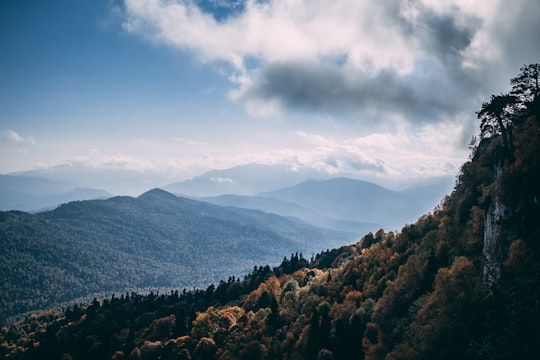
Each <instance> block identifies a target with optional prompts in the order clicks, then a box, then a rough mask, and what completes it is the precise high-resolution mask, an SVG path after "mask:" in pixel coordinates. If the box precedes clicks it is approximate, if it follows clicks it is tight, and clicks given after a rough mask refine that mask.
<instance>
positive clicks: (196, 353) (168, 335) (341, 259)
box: [0, 64, 540, 360]
mask: <svg viewBox="0 0 540 360" xmlns="http://www.w3.org/2000/svg"><path fill="white" fill-rule="evenodd" d="M539 70H540V66H539V65H538V64H534V65H530V66H527V67H524V68H522V69H521V73H520V74H519V76H518V77H517V78H515V79H513V80H512V85H513V87H512V92H511V93H510V94H508V97H498V96H494V97H492V98H491V100H490V101H488V102H486V103H484V104H483V105H482V108H481V110H480V111H479V112H478V117H479V119H480V124H481V139H480V140H479V141H478V143H477V144H475V145H474V147H473V151H472V154H471V159H470V161H468V162H466V163H465V164H464V165H463V167H462V169H461V173H460V175H459V177H458V179H457V182H456V186H455V188H454V190H453V192H452V194H451V195H450V196H449V197H447V198H446V199H445V200H444V201H443V203H442V204H441V206H440V207H439V208H438V209H436V210H435V211H434V212H433V213H431V214H426V215H425V216H423V217H422V218H420V219H419V220H418V221H417V222H416V223H414V224H411V225H408V226H405V227H404V228H403V229H402V230H401V232H398V233H393V232H387V233H385V232H384V231H382V230H381V231H378V232H377V233H375V234H367V235H366V236H364V237H363V238H362V239H361V240H360V241H359V242H358V243H356V244H353V245H350V246H345V247H341V248H339V249H335V250H331V251H326V252H323V253H320V254H318V255H317V256H315V257H314V259H312V260H311V261H307V260H306V259H303V258H302V257H301V256H297V255H294V256H291V258H289V259H284V261H283V262H282V264H281V265H280V266H278V267H276V268H274V269H270V267H255V268H254V271H253V272H252V273H251V274H250V275H248V276H246V278H245V279H244V280H243V281H240V280H238V279H236V278H229V279H228V280H227V281H222V282H220V283H219V284H218V286H210V287H208V289H207V290H205V291H195V292H186V291H184V292H182V293H177V292H172V293H170V294H162V295H159V294H155V293H153V294H150V295H147V296H142V295H137V294H128V295H125V296H124V295H122V296H121V297H119V296H114V297H112V298H109V299H106V300H103V301H98V300H95V301H94V302H92V303H91V304H89V305H87V306H82V307H81V306H79V305H74V306H71V307H69V308H67V309H66V311H64V312H46V313H41V314H37V315H31V316H29V317H27V319H26V320H25V321H23V322H20V323H16V324H12V325H10V326H9V327H5V328H3V329H2V331H1V332H0V344H1V345H0V355H1V356H4V357H6V358H11V359H48V358H50V359H62V358H64V359H70V358H72V359H111V358H112V359H125V358H127V359H157V358H161V359H222V360H225V359H363V358H364V359H537V358H538V354H540V343H539V342H538V339H539V338H540V304H539V302H538V299H540V230H539V228H538V221H539V219H540V182H538V181H537V179H538V178H539V176H540V158H539V156H538V154H539V153H540V88H539V86H538V84H539V81H538V80H539V76H538V73H539Z"/></svg>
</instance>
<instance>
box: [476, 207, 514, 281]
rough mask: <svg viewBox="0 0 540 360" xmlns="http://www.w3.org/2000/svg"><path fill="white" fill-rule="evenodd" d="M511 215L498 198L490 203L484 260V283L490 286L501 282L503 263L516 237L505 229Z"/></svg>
mask: <svg viewBox="0 0 540 360" xmlns="http://www.w3.org/2000/svg"><path fill="white" fill-rule="evenodd" d="M511 213H512V211H511V209H509V208H508V207H507V206H505V205H504V204H503V203H502V202H501V200H500V199H498V198H497V199H495V200H494V201H492V202H490V204H489V205H488V207H487V209H486V211H485V220H484V247H483V249H482V258H483V273H484V281H485V282H486V283H487V284H489V285H490V284H493V283H494V282H497V281H498V280H499V278H500V276H501V267H502V263H503V261H504V260H505V259H506V257H507V255H508V248H509V246H510V243H511V242H512V241H513V239H514V237H515V235H514V232H513V231H511V229H508V228H507V227H505V223H506V222H507V221H508V220H509V218H510V215H511Z"/></svg>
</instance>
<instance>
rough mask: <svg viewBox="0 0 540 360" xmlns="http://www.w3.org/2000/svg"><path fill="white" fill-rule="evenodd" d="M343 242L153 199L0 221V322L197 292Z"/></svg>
mask: <svg viewBox="0 0 540 360" xmlns="http://www.w3.org/2000/svg"><path fill="white" fill-rule="evenodd" d="M345 239H348V238H347V237H345V235H344V234H343V233H340V232H337V231H334V232H330V231H324V230H320V229H317V228H314V227H310V226H308V225H305V224H303V223H300V222H298V221H293V220H291V219H285V218H281V217H279V216H275V215H270V214H265V213H261V212H257V211H249V210H242V209H232V208H229V209H226V208H223V207H219V206H216V205H211V204H207V203H203V202H198V201H194V200H189V199H183V198H178V197H176V196H174V195H172V194H170V193H167V192H165V191H162V190H152V191H149V192H147V193H145V194H143V195H141V196H139V197H138V198H131V197H115V198H111V199H108V200H94V201H78V202H71V203H68V204H65V205H62V206H60V207H58V208H57V209H55V210H53V211H48V212H43V213H39V214H35V215H31V214H27V213H23V212H14V211H11V212H0V244H1V247H2V249H3V251H2V252H1V253H0V278H1V279H2V288H1V289H0V305H1V306H0V314H1V316H0V321H4V320H5V319H6V317H7V316H10V315H15V314H18V313H22V312H26V311H29V310H36V309H43V308H47V307H51V306H53V305H55V304H58V303H60V302H65V301H73V300H74V299H76V298H79V297H83V296H89V295H92V294H96V293H100V294H103V293H105V294H110V293H112V292H116V293H118V292H124V291H127V290H139V291H141V290H142V289H147V288H151V289H152V288H153V289H156V288H171V287H176V288H183V287H188V288H189V287H193V286H207V285H208V284H210V283H212V282H215V281H218V280H219V279H221V278H222V277H223V276H231V275H240V274H245V273H247V272H248V271H250V270H251V269H252V268H253V266H254V265H258V264H266V263H268V264H277V263H278V262H279V261H281V259H282V258H283V257H284V256H285V255H288V254H291V253H296V252H303V253H305V254H312V253H315V252H319V251H321V250H322V249H326V248H328V247H333V246H336V245H338V244H340V243H341V244H343V243H345Z"/></svg>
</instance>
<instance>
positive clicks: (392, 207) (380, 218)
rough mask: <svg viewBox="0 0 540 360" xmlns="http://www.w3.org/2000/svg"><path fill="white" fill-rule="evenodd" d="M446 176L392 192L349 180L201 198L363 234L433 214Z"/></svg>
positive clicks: (447, 184) (446, 188)
mask: <svg viewBox="0 0 540 360" xmlns="http://www.w3.org/2000/svg"><path fill="white" fill-rule="evenodd" d="M450 184H451V181H450V179H449V178H441V179H437V180H436V181H433V182H432V183H430V184H429V185H424V186H420V187H415V188H410V189H405V190H402V191H394V190H390V189H387V188H384V187H382V186H379V185H377V184H374V183H370V182H367V181H361V180H354V179H348V178H333V179H328V180H319V181H317V180H308V181H305V182H302V183H300V184H297V185H294V186H290V187H285V188H282V189H278V190H274V191H269V192H263V193H260V194H257V195H256V196H238V195H222V196H217V197H205V198H201V200H204V201H208V202H211V203H215V204H219V205H223V206H235V207H241V208H249V209H257V210H261V211H266V212H272V213H276V214H279V215H282V216H293V217H296V218H298V219H300V220H302V221H304V222H306V223H308V224H312V225H317V226H320V227H325V228H330V229H339V230H346V231H350V232H354V233H356V234H363V233H366V232H368V231H373V232H375V231H377V230H378V229H380V228H385V229H391V230H395V229H398V228H400V227H401V226H403V225H405V224H406V223H412V222H414V221H415V220H416V219H417V218H418V217H419V216H420V215H422V214H424V213H426V212H429V211H432V210H433V209H434V208H435V206H436V205H437V204H438V203H440V202H441V200H442V199H443V197H444V196H445V195H447V194H448V193H449V191H450V187H451V186H450Z"/></svg>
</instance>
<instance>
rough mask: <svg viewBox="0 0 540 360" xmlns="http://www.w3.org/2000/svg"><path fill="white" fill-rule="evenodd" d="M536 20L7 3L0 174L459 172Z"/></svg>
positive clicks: (479, 8) (439, 11) (319, 6)
mask: <svg viewBox="0 0 540 360" xmlns="http://www.w3.org/2000/svg"><path fill="white" fill-rule="evenodd" d="M538 18H540V4H538V2H537V1H532V0H530V1H529V0H517V1H513V2H512V3H511V5H510V3H508V2H504V1H502V0H501V1H487V0H486V1H477V2H475V4H474V5H473V6H471V5H469V2H467V1H460V0H455V1H450V0H449V1H430V0H407V1H405V0H403V1H401V0H395V1H388V2H378V1H342V0H336V1H334V2H327V1H322V0H321V1H318V0H312V1H308V0H297V1H286V0H282V1H278V0H267V1H241V0H235V1H225V0H205V1H182V0H176V1H159V0H126V1H112V0H96V1H90V0H78V1H68V0H55V1H27V0H4V1H2V2H0V151H1V155H0V156H1V157H0V173H10V172H14V171H22V170H30V169H33V168H36V167H38V168H47V167H53V166H57V165H61V164H79V165H81V166H85V167H88V168H93V169H127V170H133V171H139V172H141V173H156V174H161V175H162V176H163V181H164V182H165V183H166V182H167V181H169V180H171V181H172V180H182V179H186V178H189V177H191V176H194V175H197V174H199V173H201V172H203V171H205V170H208V169H213V168H227V167H231V166H235V165H240V164H245V163H254V162H255V163H268V164H276V163H284V164H289V165H290V166H291V167H308V168H316V169H318V170H321V171H326V172H328V173H331V174H336V175H345V176H351V177H358V178H365V179H370V180H377V179H384V178H389V177H392V178H394V179H398V180H399V179H407V178H415V177H418V178H425V177H433V176H441V175H455V174H457V171H458V168H459V166H460V164H461V163H462V162H463V161H464V160H465V159H466V157H467V147H466V144H467V142H468V141H469V140H470V138H471V137H472V135H474V134H475V132H476V128H477V125H476V121H475V117H474V111H475V110H477V109H478V108H479V107H480V105H481V102H482V101H483V100H485V99H486V98H487V97H488V96H489V95H490V94H492V93H497V92H500V91H507V90H508V87H509V84H508V82H509V79H510V78H511V77H513V76H515V75H516V74H517V72H518V71H519V67H520V66H522V65H524V64H528V63H532V62H538V61H539V59H540V48H539V47H538V46H536V43H537V39H538V36H539V35H540V25H539V24H538V21H537V19H538Z"/></svg>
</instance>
